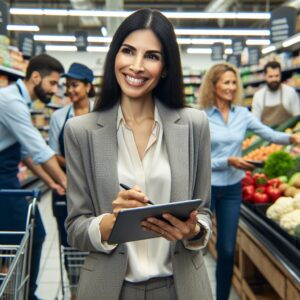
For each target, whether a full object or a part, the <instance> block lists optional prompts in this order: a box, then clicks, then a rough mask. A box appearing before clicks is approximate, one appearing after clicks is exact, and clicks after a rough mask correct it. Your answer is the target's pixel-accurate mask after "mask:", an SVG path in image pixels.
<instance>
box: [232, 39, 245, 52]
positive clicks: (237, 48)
mask: <svg viewBox="0 0 300 300" xmlns="http://www.w3.org/2000/svg"><path fill="white" fill-rule="evenodd" d="M244 47H245V40H244V39H233V40H232V53H233V54H242V52H243V49H244Z"/></svg>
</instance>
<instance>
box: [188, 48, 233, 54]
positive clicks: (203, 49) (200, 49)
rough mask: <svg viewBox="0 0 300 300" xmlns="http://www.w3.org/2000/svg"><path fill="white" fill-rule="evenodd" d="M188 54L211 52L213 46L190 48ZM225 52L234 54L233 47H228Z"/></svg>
mask: <svg viewBox="0 0 300 300" xmlns="http://www.w3.org/2000/svg"><path fill="white" fill-rule="evenodd" d="M186 52H187V53H188V54H211V53H212V49H211V48H188V49H187V50H186ZM224 52H225V54H232V52H233V51H232V49H231V48H226V49H225V50H224Z"/></svg>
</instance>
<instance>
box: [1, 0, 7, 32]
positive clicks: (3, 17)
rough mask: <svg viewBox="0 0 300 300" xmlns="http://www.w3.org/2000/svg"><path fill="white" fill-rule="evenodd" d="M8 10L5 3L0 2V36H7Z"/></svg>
mask: <svg viewBox="0 0 300 300" xmlns="http://www.w3.org/2000/svg"><path fill="white" fill-rule="evenodd" d="M7 23H8V9H7V5H6V3H5V2H4V1H0V35H7V29H6V26H7Z"/></svg>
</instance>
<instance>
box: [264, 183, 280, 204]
mask: <svg viewBox="0 0 300 300" xmlns="http://www.w3.org/2000/svg"><path fill="white" fill-rule="evenodd" d="M267 194H268V195H269V197H270V200H271V201H273V202H275V201H276V200H277V199H278V198H279V197H280V196H281V195H282V192H281V191H280V189H279V188H277V187H274V186H271V185H270V186H268V187H267Z"/></svg>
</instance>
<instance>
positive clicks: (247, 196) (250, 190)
mask: <svg viewBox="0 0 300 300" xmlns="http://www.w3.org/2000/svg"><path fill="white" fill-rule="evenodd" d="M254 192H255V187H254V186H253V185H247V186H244V187H243V188H242V194H243V200H244V201H247V202H251V201H252V200H253V194H254Z"/></svg>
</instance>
